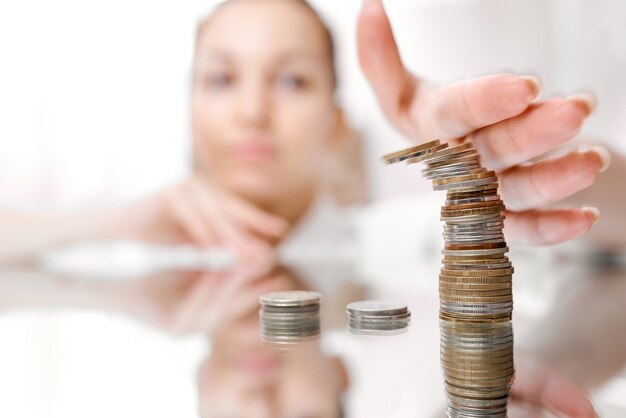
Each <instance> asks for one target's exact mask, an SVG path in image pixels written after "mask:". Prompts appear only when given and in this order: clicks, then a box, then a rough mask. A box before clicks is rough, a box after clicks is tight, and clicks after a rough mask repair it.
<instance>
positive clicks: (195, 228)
mask: <svg viewBox="0 0 626 418" xmlns="http://www.w3.org/2000/svg"><path fill="white" fill-rule="evenodd" d="M132 211H133V214H134V219H133V220H132V221H133V222H134V224H133V225H132V234H133V235H134V236H135V237H138V238H139V239H143V240H147V241H152V242H160V243H183V242H184V243H192V244H195V245H197V246H200V247H205V248H206V247H214V246H226V247H230V248H232V249H234V250H236V251H237V252H238V253H239V254H241V255H242V256H244V257H245V258H248V259H258V258H263V257H266V256H267V255H268V254H269V253H270V250H271V246H270V242H271V241H272V240H277V239H278V238H280V237H281V236H282V234H283V233H284V232H285V231H286V229H287V224H286V222H285V221H284V220H282V219H280V218H277V217H275V216H273V215H270V214H268V213H266V212H264V211H262V210H261V209H259V208H257V207H255V206H253V205H252V204H250V203H248V202H246V201H244V200H242V199H240V198H239V197H237V196H235V195H232V194H230V193H228V192H226V191H224V190H217V189H215V188H214V187H211V186H210V185H209V184H207V182H206V181H204V180H202V179H199V178H191V179H189V180H187V181H184V182H183V183H181V184H178V185H176V186H174V187H171V188H169V189H167V190H165V191H163V192H161V193H158V194H157V195H155V196H153V197H151V198H149V199H147V200H145V201H143V202H141V203H140V204H139V205H136V206H135V207H133V208H132Z"/></svg>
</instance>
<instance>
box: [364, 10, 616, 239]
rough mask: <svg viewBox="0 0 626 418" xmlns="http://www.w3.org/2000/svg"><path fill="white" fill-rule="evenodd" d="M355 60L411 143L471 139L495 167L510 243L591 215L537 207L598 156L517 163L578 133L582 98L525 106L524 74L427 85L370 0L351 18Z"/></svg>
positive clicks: (588, 172) (586, 179)
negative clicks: (409, 65)
mask: <svg viewBox="0 0 626 418" xmlns="http://www.w3.org/2000/svg"><path fill="white" fill-rule="evenodd" d="M358 44H359V45H358V46H359V56H360V60H361V66H362V68H363V71H364V72H365V75H366V76H367V78H368V79H369V81H370V83H371V84H372V86H373V88H374V90H375V92H376V95H377V97H378V101H379V104H380V106H381V107H382V109H383V111H384V113H385V114H386V116H387V118H388V119H389V120H390V121H391V123H392V124H393V125H394V126H395V127H396V128H397V129H398V130H400V132H402V133H403V134H405V135H406V136H408V137H410V138H412V139H414V140H416V141H425V140H427V139H431V138H439V139H442V140H445V141H454V140H471V141H472V142H473V143H474V145H475V147H476V149H477V150H478V152H479V153H480V155H481V157H482V160H483V163H484V164H485V165H486V166H487V167H489V168H491V169H495V170H497V171H498V173H499V178H500V185H501V192H502V195H503V198H504V200H505V203H506V204H507V208H508V209H509V212H508V213H507V220H506V228H507V231H508V232H509V234H510V237H511V239H512V241H517V242H525V243H537V244H550V243H557V242H561V241H566V240H569V239H572V238H575V237H578V236H580V235H582V234H584V233H585V232H587V230H588V229H589V228H590V227H591V225H592V224H593V223H594V222H595V221H596V220H597V216H598V215H597V212H596V211H595V210H592V209H582V208H570V209H549V210H548V209H538V208H540V207H542V206H545V205H548V204H550V203H553V202H557V201H559V200H561V199H563V198H565V197H567V196H570V195H571V194H573V193H575V192H577V191H579V190H581V189H584V188H586V187H588V186H590V185H591V184H592V183H593V182H594V180H595V177H596V175H597V173H598V172H599V171H600V170H601V169H602V168H604V167H603V166H604V165H605V163H607V162H608V158H607V157H606V151H605V150H604V149H602V148H597V147H594V148H591V149H586V150H579V151H574V152H570V153H568V154H565V155H561V156H559V157H554V158H550V159H544V160H540V161H537V162H533V163H527V162H528V161H529V160H531V159H533V158H536V157H538V156H540V155H542V154H544V153H546V152H548V151H550V150H552V149H554V148H555V147H557V146H559V145H561V144H563V143H564V142H566V141H568V140H570V139H572V138H573V137H574V136H575V135H576V134H577V132H578V131H579V129H580V127H581V125H582V123H583V121H584V120H585V118H586V117H587V116H588V115H589V114H590V113H591V111H592V110H593V108H594V106H595V104H594V102H593V99H592V98H590V97H587V96H577V97H570V98H566V99H564V98H556V97H555V98H551V99H548V100H546V101H543V102H540V103H531V102H532V101H533V100H534V99H535V98H536V97H537V96H538V95H539V90H540V87H539V85H538V83H537V82H536V81H533V80H532V79H530V78H522V77H518V76H516V75H513V74H498V75H492V76H486V77H480V78H477V79H473V80H469V81H464V82H459V83H455V84H451V85H449V86H446V87H443V88H436V87H433V86H430V85H427V84H426V83H425V82H423V81H421V80H420V79H418V78H417V77H415V76H414V75H412V74H411V73H409V71H408V70H407V69H406V68H405V67H404V64H403V63H402V60H401V58H400V55H399V53H398V49H397V47H396V43H395V40H394V37H393V34H392V31H391V27H390V24H389V21H388V19H387V16H386V14H385V12H384V9H383V6H382V4H381V2H380V1H370V2H365V5H364V7H363V10H362V11H361V14H360V17H359V24H358Z"/></svg>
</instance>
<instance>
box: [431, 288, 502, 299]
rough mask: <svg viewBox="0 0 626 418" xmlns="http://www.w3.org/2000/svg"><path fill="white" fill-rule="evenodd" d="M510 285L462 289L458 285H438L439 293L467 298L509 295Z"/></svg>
mask: <svg viewBox="0 0 626 418" xmlns="http://www.w3.org/2000/svg"><path fill="white" fill-rule="evenodd" d="M511 290H512V286H508V287H505V288H500V289H498V288H493V287H488V288H482V289H478V290H476V289H475V288H470V289H464V288H459V287H446V286H439V293H441V294H442V295H446V296H451V297H459V298H460V297H468V298H490V297H500V296H508V295H511Z"/></svg>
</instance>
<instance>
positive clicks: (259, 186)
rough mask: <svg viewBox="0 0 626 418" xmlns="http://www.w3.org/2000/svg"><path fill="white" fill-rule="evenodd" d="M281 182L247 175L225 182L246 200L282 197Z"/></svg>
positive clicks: (231, 190) (268, 199) (271, 199)
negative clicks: (278, 185)
mask: <svg viewBox="0 0 626 418" xmlns="http://www.w3.org/2000/svg"><path fill="white" fill-rule="evenodd" d="M279 183H280V182H279V181H277V180H276V179H269V178H264V177H260V176H253V175H246V176H239V177H237V178H234V179H231V181H229V182H227V183H225V186H226V188H227V189H228V190H229V191H230V192H232V193H234V194H236V195H238V196H241V197H242V198H244V199H246V200H250V201H252V202H267V201H273V200H276V199H277V198H279V197H280V195H281V193H280V188H278V187H276V185H277V184H279Z"/></svg>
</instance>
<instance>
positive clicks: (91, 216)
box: [0, 210, 134, 265]
mask: <svg viewBox="0 0 626 418" xmlns="http://www.w3.org/2000/svg"><path fill="white" fill-rule="evenodd" d="M133 218H134V217H133V216H132V215H131V214H130V213H128V211H126V212H122V211H117V210H111V211H101V212H92V213H78V214H27V213H19V212H8V211H0V264H5V265H6V264H17V263H28V262H32V261H33V260H34V259H35V258H36V257H37V256H38V255H39V254H40V253H41V252H42V251H45V250H47V249H50V248H53V247H56V246H59V245H65V244H70V243H73V242H76V241H80V240H86V239H106V238H111V237H119V238H123V235H124V231H129V230H130V228H128V227H125V225H127V224H129V223H130V222H131V221H132V219H133Z"/></svg>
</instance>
